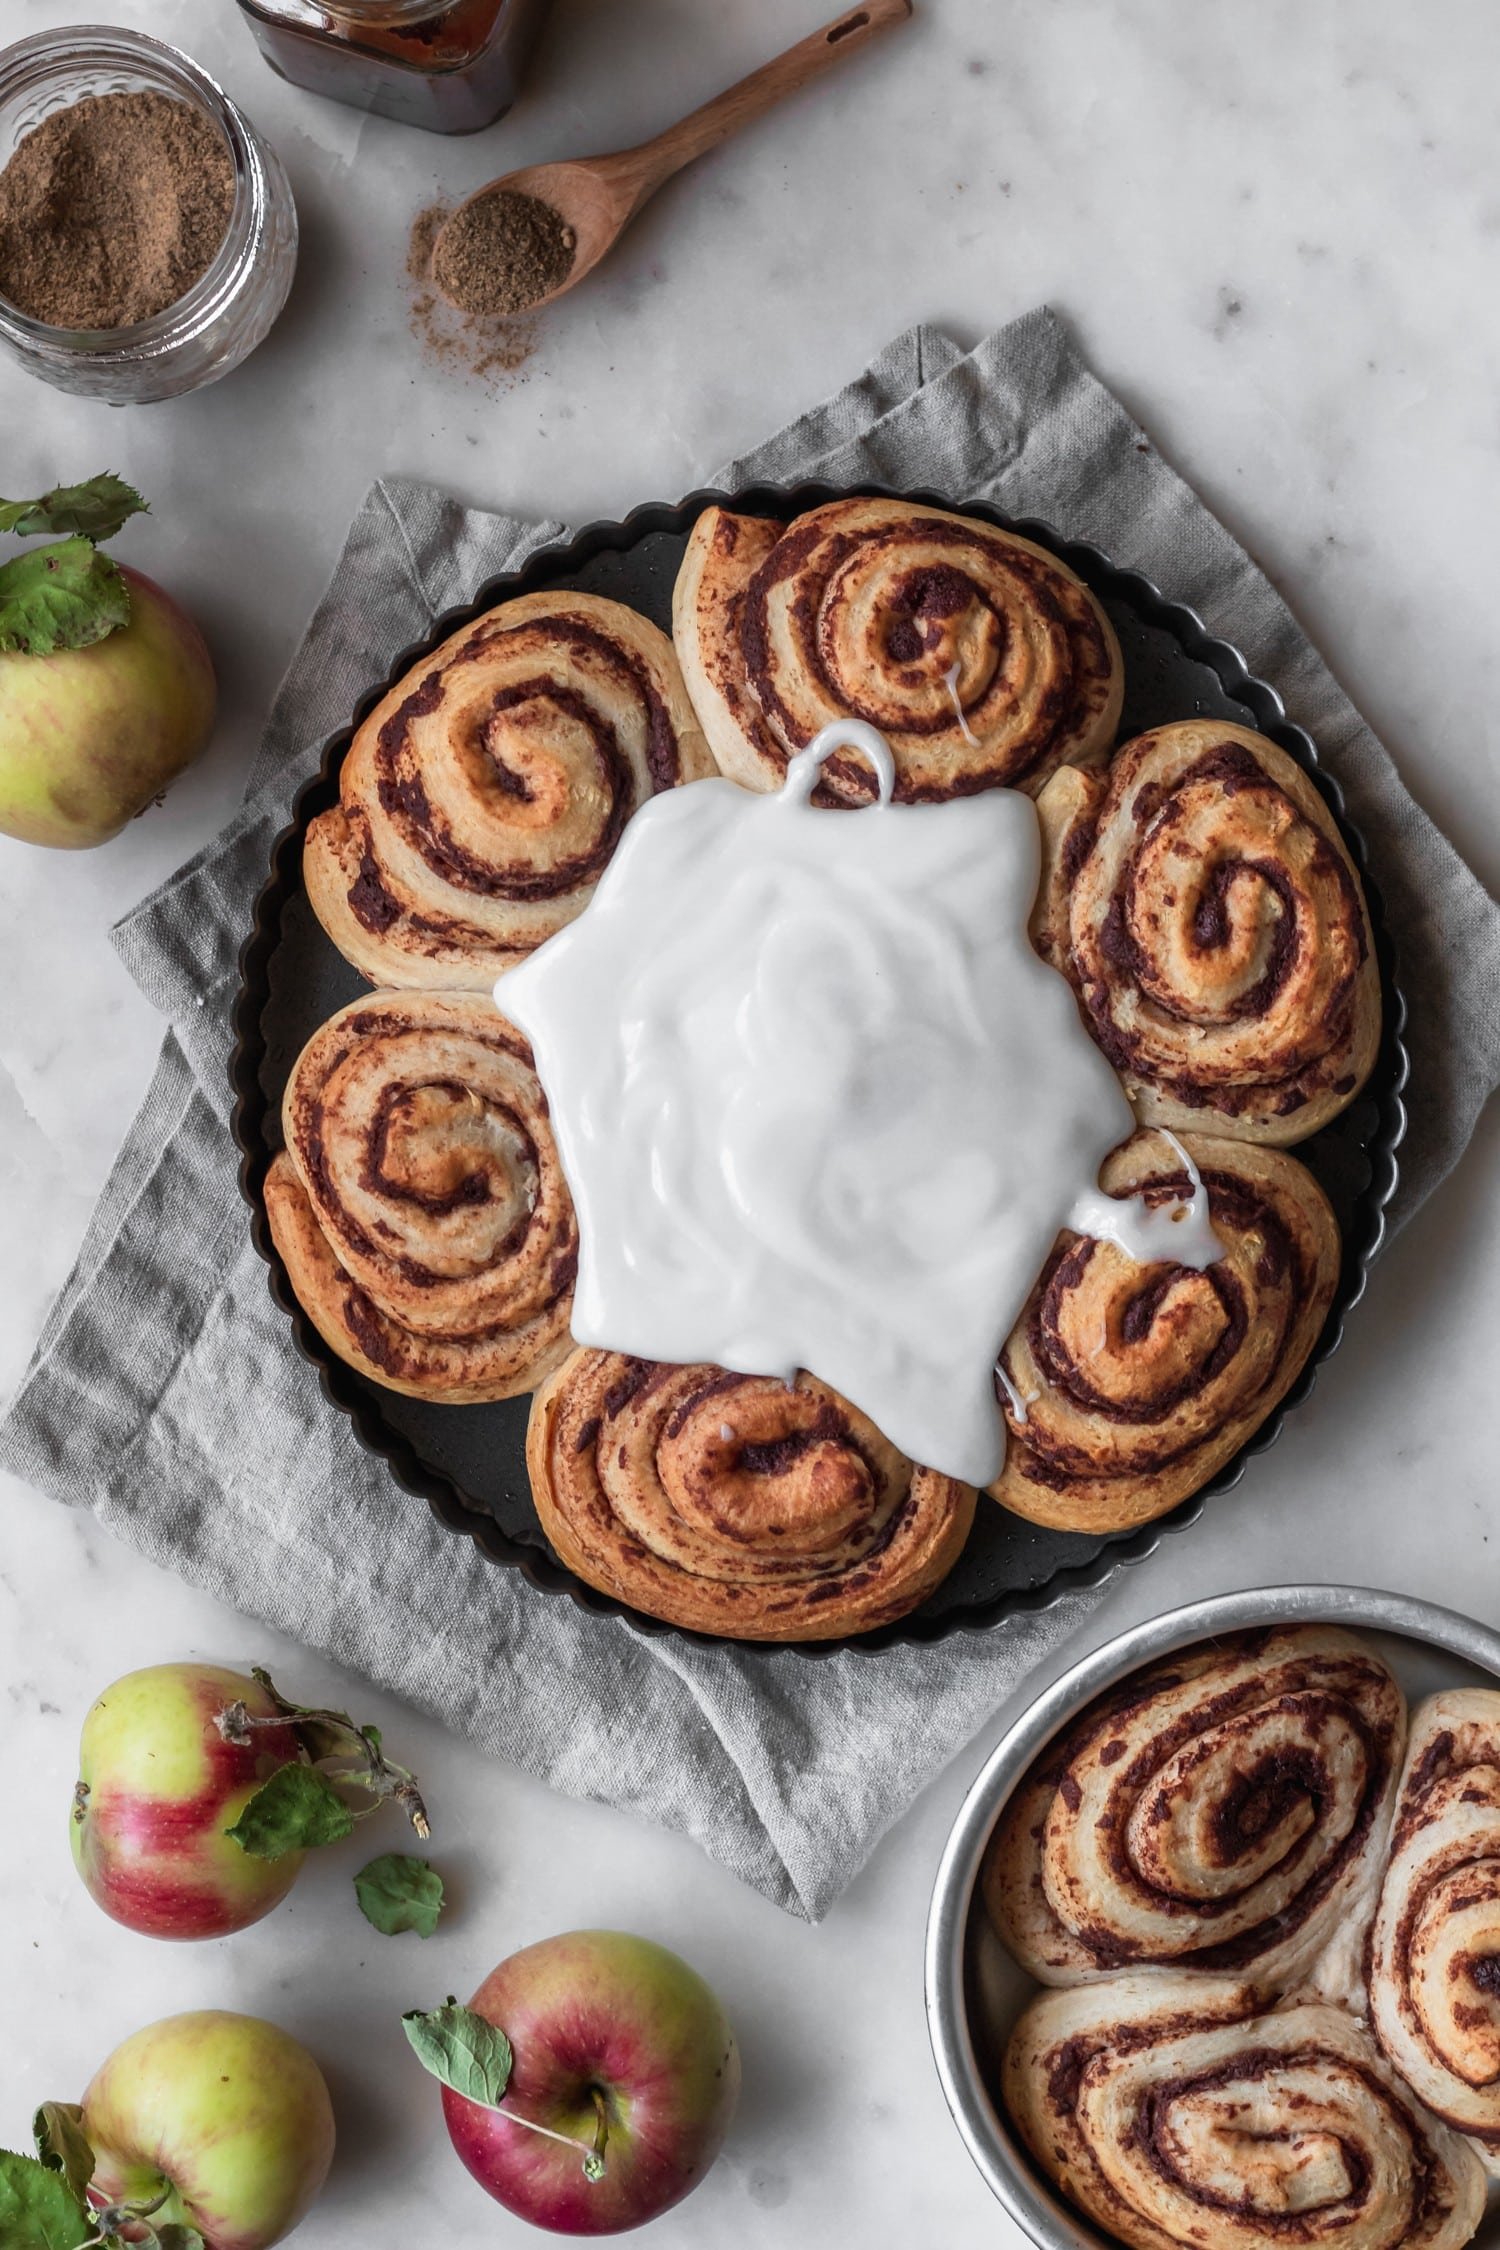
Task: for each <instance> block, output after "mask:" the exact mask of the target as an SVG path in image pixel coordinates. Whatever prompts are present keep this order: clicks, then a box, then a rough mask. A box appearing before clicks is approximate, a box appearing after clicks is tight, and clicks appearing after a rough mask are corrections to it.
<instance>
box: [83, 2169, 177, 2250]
mask: <svg viewBox="0 0 1500 2250" xmlns="http://www.w3.org/2000/svg"><path fill="white" fill-rule="evenodd" d="M171 2195H172V2189H171V2186H170V2184H169V2185H168V2186H166V2187H164V2188H163V2189H162V2191H161V2194H160V2195H159V2196H158V2197H157V2198H156V2200H155V2202H154V2203H106V2204H105V2205H104V2206H103V2208H102V2209H101V2210H98V2211H96V2212H95V2213H94V2216H95V2218H96V2219H97V2220H98V2222H99V2232H98V2233H97V2234H96V2235H94V2236H93V2238H92V2239H91V2240H90V2241H88V2242H86V2243H85V2244H84V2245H83V2250H116V2246H117V2245H118V2244H120V2243H121V2242H123V2241H124V2240H125V2239H126V2237H125V2229H126V2227H130V2228H132V2229H134V2228H136V2227H138V2226H140V2225H141V2224H142V2223H143V2222H144V2224H145V2226H146V2229H147V2235H148V2238H149V2240H150V2241H152V2242H155V2241H156V2240H157V2239H158V2237H157V2231H156V2229H155V2227H153V2226H152V2225H151V2220H152V2218H153V2217H154V2216H155V2214H156V2213H157V2212H158V2211H160V2210H161V2209H162V2207H163V2206H164V2205H165V2204H166V2203H168V2202H169V2201H170V2200H171ZM140 2239H141V2237H140V2236H139V2235H137V2234H135V2233H133V2232H132V2234H131V2236H130V2240H131V2241H133V2242H138V2241H139V2240H140Z"/></svg>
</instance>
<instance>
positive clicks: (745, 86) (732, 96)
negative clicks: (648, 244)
mask: <svg viewBox="0 0 1500 2250" xmlns="http://www.w3.org/2000/svg"><path fill="white" fill-rule="evenodd" d="M912 6H913V0H859V5H857V6H855V7H852V8H846V9H845V10H844V12H843V14H842V15H840V16H835V17H834V18H833V21H832V22H831V23H825V24H824V26H823V28H822V29H821V31H814V32H811V33H810V34H809V35H808V37H807V38H806V39H799V40H798V42H797V44H796V46H795V47H788V48H787V50H786V52H785V54H782V55H777V56H776V57H775V59H774V60H773V61H771V62H768V63H764V64H762V66H761V68H760V69H759V70H752V71H751V73H750V75H749V77H748V78H741V79H740V80H738V82H737V83H736V84H735V85H733V86H729V87H726V89H725V91H724V92H723V93H722V94H717V95H715V97H714V99H713V100H712V101H711V102H705V103H704V104H703V107H702V108H701V109H695V110H693V111H692V112H691V114H690V115H689V116H687V117H684V118H681V119H680V120H679V121H678V123H677V124H675V125H669V126H668V127H667V130H666V131H665V132H664V133H658V134H657V135H656V137H655V139H654V140H649V141H643V142H642V143H641V145H640V147H639V148H629V149H622V150H621V151H620V152H619V154H618V155H617V156H613V157H607V158H605V159H604V162H605V163H606V164H608V165H609V167H610V169H611V170H614V171H616V172H617V174H618V176H620V177H622V178H625V177H628V178H629V179H630V182H631V184H632V185H633V186H634V188H635V194H636V205H637V208H639V206H640V204H642V203H644V202H645V200H646V198H647V196H648V195H653V194H654V193H655V192H656V190H657V189H658V188H659V187H660V186H661V184H662V182H663V181H664V180H669V179H670V178H671V177H672V174H673V173H674V172H679V171H681V169H682V167H683V165H684V164H691V163H692V161H693V159H694V157H696V156H703V155H706V154H707V152H708V150H709V149H711V148H717V147H718V145H719V143H720V142H721V141H727V140H728V138H729V136H730V134H731V133H737V132H738V131H739V129H740V127H741V126H742V125H748V124H750V123H751V122H752V120H753V119H755V118H757V117H763V116H764V115H765V113H766V111H767V110H768V109H774V108H775V106H776V104H777V103H778V102H779V101H781V100H783V99H784V97H785V96H786V95H788V94H794V93H796V91H797V89H798V88H799V87H800V86H806V85H808V84H809V83H810V82H811V81H812V80H813V79H814V78H817V77H819V76H820V75H821V74H822V72H823V71H825V70H831V69H832V67H833V65H834V64H835V63H836V62H839V61H841V60H842V58H843V57H844V56H845V55H852V54H855V53H857V51H858V50H859V49H860V48H861V47H863V46H864V45H865V43H866V41H867V40H870V39H873V38H874V37H875V36H876V35H877V33H879V32H882V31H884V30H885V29H886V28H887V26H888V25H891V24H897V23H904V22H905V21H906V20H907V18H908V17H909V16H910V14H911V12H912Z"/></svg>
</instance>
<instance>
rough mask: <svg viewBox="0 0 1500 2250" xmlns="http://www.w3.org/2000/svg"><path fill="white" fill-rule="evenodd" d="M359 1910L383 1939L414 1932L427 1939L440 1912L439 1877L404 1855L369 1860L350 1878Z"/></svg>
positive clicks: (433, 1870) (423, 1860)
mask: <svg viewBox="0 0 1500 2250" xmlns="http://www.w3.org/2000/svg"><path fill="white" fill-rule="evenodd" d="M354 1891H355V1896H356V1897H357V1898H358V1900H359V1910H360V1912H361V1914H363V1916H364V1918H365V1920H366V1921H367V1922H371V1923H373V1924H374V1926H375V1928H376V1929H377V1930H379V1931H380V1932H381V1934H382V1936H384V1937H397V1936H399V1935H400V1933H401V1931H403V1930H415V1931H416V1933H417V1935H418V1937H424V1938H425V1937H431V1935H432V1933H433V1931H434V1930H435V1929H436V1928H437V1926H438V1916H439V1915H440V1914H441V1913H442V1911H443V1878H442V1876H441V1875H439V1873H438V1872H437V1869H436V1868H435V1867H429V1866H428V1864H427V1862H426V1860H425V1859H412V1858H411V1857H410V1856H409V1855H408V1854H407V1853H406V1852H386V1853H384V1854H383V1855H382V1857H381V1858H379V1859H372V1860H371V1862H370V1864H369V1866H368V1867H362V1868H361V1869H360V1871H359V1873H358V1874H357V1875H356V1876H355V1878H354Z"/></svg>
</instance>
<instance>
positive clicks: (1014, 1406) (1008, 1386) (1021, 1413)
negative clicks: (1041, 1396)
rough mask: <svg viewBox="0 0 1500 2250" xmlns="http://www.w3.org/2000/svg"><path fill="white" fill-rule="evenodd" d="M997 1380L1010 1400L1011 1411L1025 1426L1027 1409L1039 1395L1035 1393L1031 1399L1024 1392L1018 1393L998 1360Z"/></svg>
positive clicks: (996, 1368) (996, 1367) (996, 1365)
mask: <svg viewBox="0 0 1500 2250" xmlns="http://www.w3.org/2000/svg"><path fill="white" fill-rule="evenodd" d="M995 1380H996V1382H998V1383H999V1385H1000V1387H1001V1389H1002V1390H1003V1391H1004V1393H1005V1395H1006V1397H1007V1398H1008V1399H1009V1400H1010V1410H1011V1412H1012V1414H1014V1416H1015V1418H1016V1420H1017V1421H1018V1422H1020V1423H1022V1424H1023V1425H1024V1423H1025V1421H1026V1409H1027V1407H1028V1406H1029V1405H1030V1404H1031V1400H1032V1399H1034V1398H1035V1397H1036V1396H1037V1395H1038V1394H1037V1393H1036V1392H1035V1391H1033V1392H1032V1394H1031V1398H1028V1397H1027V1396H1026V1394H1025V1392H1024V1391H1018V1390H1017V1389H1016V1386H1015V1384H1014V1383H1013V1382H1012V1381H1011V1379H1010V1377H1009V1375H1007V1374H1006V1372H1005V1368H1004V1366H1003V1364H1002V1363H1001V1362H1000V1361H998V1360H997V1361H996V1363H995Z"/></svg>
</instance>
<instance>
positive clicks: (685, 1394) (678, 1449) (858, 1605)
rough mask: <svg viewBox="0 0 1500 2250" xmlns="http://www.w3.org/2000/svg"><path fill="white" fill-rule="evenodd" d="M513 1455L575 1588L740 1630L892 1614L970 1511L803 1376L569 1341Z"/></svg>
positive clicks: (911, 1603) (680, 1620)
mask: <svg viewBox="0 0 1500 2250" xmlns="http://www.w3.org/2000/svg"><path fill="white" fill-rule="evenodd" d="M526 1459H527V1466H528V1468H529V1470H530V1473H531V1488H532V1496H533V1498H534V1500H535V1502H536V1510H537V1514H538V1515H539V1516H540V1518H541V1521H542V1528H543V1530H544V1531H545V1532H546V1534H547V1537H548V1538H549V1539H550V1540H551V1542H552V1545H553V1546H554V1548H555V1549H556V1550H557V1553H558V1554H559V1555H560V1556H561V1557H562V1560H563V1561H564V1562H565V1563H566V1564H567V1565H568V1567H569V1568H570V1569H571V1570H574V1571H576V1572H577V1574H578V1576H579V1577H580V1578H582V1579H583V1580H585V1582H586V1583H587V1584H588V1585H590V1586H595V1587H598V1588H599V1589H600V1590H601V1591H603V1592H605V1593H608V1594H613V1595H614V1596H615V1597H616V1598H617V1599H618V1600H620V1601H623V1602H626V1603H628V1604H629V1605H630V1607H631V1608H633V1609H638V1610H643V1611H645V1613H646V1614H647V1616H649V1617H658V1618H662V1619H664V1620H665V1621H666V1622H667V1623H668V1624H672V1625H681V1626H685V1627H687V1628H688V1629H689V1630H690V1631H694V1632H699V1633H712V1634H717V1635H728V1636H731V1637H733V1638H734V1639H737V1640H744V1641H814V1640H833V1639H838V1638H841V1637H842V1636H843V1635H844V1634H846V1633H863V1632H868V1631H870V1630H871V1629H873V1628H874V1627H875V1626H877V1625H885V1624H888V1623H890V1622H891V1621H892V1620H893V1619H895V1618H898V1617H904V1616H905V1615H906V1613H907V1612H908V1611H909V1610H912V1609H915V1608H916V1607H917V1605H918V1603H919V1602H921V1601H923V1600H924V1599H925V1598H926V1596H927V1595H928V1594H930V1593H931V1592H932V1591H933V1589H934V1587H936V1586H937V1585H938V1584H940V1582H941V1581H942V1579H944V1578H945V1577H946V1576H947V1574H948V1572H949V1570H951V1568H952V1567H953V1564H954V1563H955V1562H956V1561H957V1559H958V1555H959V1551H960V1549H961V1548H962V1546H963V1544H964V1541H965V1539H966V1538H967V1537H968V1533H969V1527H970V1525H971V1524H972V1522H973V1519H974V1506H975V1497H976V1496H975V1493H974V1491H973V1488H972V1487H971V1486H969V1485H966V1484H959V1483H956V1482H955V1481H954V1480H953V1479H952V1478H951V1477H944V1476H939V1475H937V1473H936V1472H935V1471H934V1470H931V1469H924V1468H919V1467H916V1466H914V1464H913V1463H912V1462H910V1461H908V1460H907V1458H906V1456H905V1455H904V1454H902V1453H899V1452H898V1451H897V1450H896V1448H895V1447H894V1446H893V1445H890V1444H888V1443H887V1441H886V1439H885V1438H883V1437H882V1436H881V1434H880V1432H879V1431H878V1430H877V1429H876V1427H875V1425H874V1423H873V1422H871V1421H870V1420H869V1418H868V1417H867V1416H866V1415H863V1414H861V1413H860V1412H859V1410H858V1409H857V1408H856V1407H853V1406H851V1405H850V1404H849V1403H848V1401H847V1400H846V1399H843V1398H841V1397H840V1396H839V1394H838V1393H837V1392H836V1391H833V1390H830V1389H829V1387H828V1386H827V1385H826V1384H825V1383H820V1382H819V1381H818V1380H817V1379H816V1378H815V1377H814V1376H811V1375H807V1374H802V1375H799V1376H798V1377H797V1379H796V1383H795V1384H794V1385H792V1386H790V1387H789V1386H788V1385H787V1384H785V1383H781V1382H777V1381H775V1380H773V1379H772V1378H770V1377H767V1376H759V1375H732V1374H729V1373H728V1372H727V1371H726V1370H725V1369H723V1368H721V1367H671V1366H667V1365H664V1364H663V1363H662V1362H660V1361H657V1360H642V1359H627V1358H624V1357H622V1356H621V1355H620V1354H618V1353H615V1352H601V1351H578V1352H575V1353H574V1354H573V1356H572V1358H571V1359H568V1360H566V1361H565V1362H564V1363H563V1365H562V1366H561V1367H560V1368H558V1370H557V1372H556V1373H555V1374H554V1375H553V1376H552V1377H551V1379H550V1380H549V1381H548V1382H547V1383H546V1384H544V1385H543V1387H542V1389H541V1390H539V1391H538V1393H537V1395H536V1397H535V1398H534V1399H533V1401H532V1406H531V1423H530V1427H529V1430H528V1433H527V1442H526Z"/></svg>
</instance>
